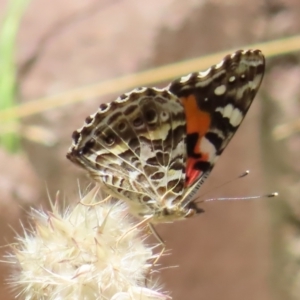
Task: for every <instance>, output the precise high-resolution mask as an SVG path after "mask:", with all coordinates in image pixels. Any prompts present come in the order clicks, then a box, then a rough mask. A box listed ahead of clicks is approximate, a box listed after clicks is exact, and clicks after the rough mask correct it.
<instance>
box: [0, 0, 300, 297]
mask: <svg viewBox="0 0 300 300" xmlns="http://www.w3.org/2000/svg"><path fill="white" fill-rule="evenodd" d="M6 6H7V1H4V0H0V11H1V12H4V11H5V8H6ZM299 20H300V2H299V1H297V0H289V1H288V0H282V1H276V0H274V1H259V0H252V1H238V0H230V1H220V0H219V1H218V0H206V1H205V0H198V1H197V0H185V1H182V0H163V1H159V0H155V1H139V0H106V1H105V0H85V1H82V0H73V1H66V0H32V1H31V2H30V4H29V6H28V8H27V9H26V12H25V15H24V17H23V20H22V23H21V28H20V31H19V33H18V37H17V49H16V59H17V65H18V70H19V72H18V101H19V102H26V101H30V100H33V99H38V98H41V97H45V96H50V95H55V94H59V93H62V92H65V91H68V90H72V89H75V88H78V87H81V86H86V85H89V84H92V83H97V82H100V81H103V80H105V79H110V78H114V77H118V76H121V75H126V74H130V73H134V72H137V71H141V70H146V69H148V68H152V67H155V66H161V65H165V64H168V63H172V62H178V61H181V60H184V59H188V58H194V57H199V56H201V55H205V54H209V53H213V52H218V51H222V50H226V49H240V48H242V47H245V46H247V45H248V44H251V43H257V42H261V41H266V40H271V39H278V38H282V37H286V36H289V35H294V34H297V33H299V29H300V22H299ZM216 63H218V61H216ZM267 65H268V68H269V69H268V73H267V75H266V78H265V80H264V82H263V86H262V87H261V91H260V92H259V94H258V96H257V97H256V100H255V101H254V104H253V106H252V107H251V109H250V111H249V113H248V115H247V117H246V119H245V122H244V123H243V124H242V126H241V128H240V130H239V131H238V133H237V134H236V136H235V137H234V139H233V140H232V142H231V143H230V145H229V146H228V148H227V150H226V151H225V152H224V154H223V156H222V158H221V159H220V160H219V162H218V164H217V166H216V167H215V169H214V171H213V173H212V174H211V176H210V177H209V179H208V180H207V182H206V184H205V185H204V186H203V188H202V189H201V191H200V194H202V193H204V192H205V191H208V190H212V192H210V193H209V194H208V195H206V196H205V197H220V196H222V197H223V196H224V197H226V196H251V195H258V194H264V193H268V192H273V191H281V193H282V189H281V187H280V184H283V185H284V187H285V188H288V187H290V186H292V190H283V194H284V195H285V196H286V198H288V199H289V200H288V201H290V203H286V201H283V200H282V198H278V199H261V200H258V201H244V202H243V201H240V202H212V203H208V204H205V205H203V208H204V209H205V210H206V213H205V214H203V215H201V216H199V217H196V218H194V219H191V220H187V221H184V222H176V223H174V224H169V225H160V226H158V227H157V230H158V231H159V233H160V234H161V236H162V237H163V238H164V239H165V240H166V243H167V248H168V249H172V255H169V256H167V257H165V258H164V259H163V260H162V261H161V264H162V267H167V266H175V265H176V266H178V267H177V268H170V269H165V270H163V271H162V277H161V280H160V282H161V283H162V284H163V285H164V286H165V289H166V290H168V291H171V295H172V297H173V299H210V300H217V299H223V300H238V299H243V300H252V299H256V300H269V299H274V298H275V297H276V296H278V295H279V293H280V292H282V291H281V290H283V292H282V293H285V291H284V288H281V287H280V288H279V289H278V286H280V285H281V284H282V283H281V282H280V278H279V279H278V278H277V277H276V276H277V275H278V273H280V272H282V269H280V266H286V264H285V260H282V261H281V262H280V263H279V267H278V266H277V267H278V268H279V269H276V268H277V267H276V264H277V262H278V260H277V256H276V253H277V252H278V251H280V245H279V244H280V242H281V240H280V239H279V241H277V242H278V243H277V242H276V235H274V232H275V233H278V231H279V234H280V232H281V230H282V227H281V223H280V221H278V220H279V219H280V218H279V219H278V218H276V212H278V210H277V208H278V207H280V209H279V211H285V212H286V211H288V213H287V215H289V217H290V215H293V216H294V212H295V216H296V217H295V220H297V217H298V216H299V215H298V211H299V208H298V207H297V203H299V202H297V201H299V186H300V184H299V174H300V164H299V158H300V156H299V154H298V153H299V150H300V146H299V143H300V142H299V133H298V136H297V133H294V132H293V133H292V134H290V136H289V137H287V138H286V139H284V140H280V141H276V140H275V139H274V137H273V136H272V130H273V129H274V128H275V126H277V125H279V124H281V123H284V122H287V121H291V120H293V119H297V118H299V86H300V84H299V83H300V67H299V53H298V54H291V55H289V56H282V57H280V58H276V59H272V60H267ZM0 71H1V70H0ZM163 85H165V83H161V86H163ZM117 96H118V95H117V94H116V95H111V96H109V97H103V98H101V99H85V101H82V102H80V103H76V104H73V105H68V106H63V107H60V108H57V109H52V110H49V111H46V112H44V113H40V114H38V115H34V116H32V117H27V118H24V119H22V120H21V122H22V126H24V127H26V126H33V125H34V126H38V128H42V129H44V130H45V132H46V133H47V135H46V133H45V138H44V140H43V141H42V142H34V141H32V140H30V139H29V138H28V137H26V136H23V138H22V144H21V147H22V151H21V152H20V153H17V154H8V153H7V152H6V151H5V150H3V149H0V188H1V189H0V195H1V196H0V223H1V226H0V230H1V234H0V236H1V244H2V245H5V244H7V243H11V242H13V238H14V232H13V230H12V229H11V228H10V227H13V228H14V229H15V230H17V231H19V232H21V227H20V224H19V219H21V220H22V222H25V223H26V211H27V210H28V208H29V207H30V206H31V205H43V206H45V207H47V206H48V196H47V190H48V191H49V194H50V196H51V197H52V198H54V196H55V193H56V191H57V190H60V191H61V192H62V194H63V195H65V197H66V199H67V200H68V201H70V202H71V201H72V199H73V198H75V199H77V195H78V183H77V179H78V178H80V186H81V187H82V188H83V189H84V188H85V187H86V185H87V183H88V180H87V179H86V177H85V174H84V172H82V171H80V170H79V169H77V168H76V167H75V166H73V165H72V164H71V163H70V162H69V161H67V159H66V158H65V154H66V152H67V150H68V147H69V145H70V143H71V133H72V132H73V130H75V129H77V128H78V127H80V126H81V125H82V123H83V120H84V118H85V117H86V116H87V115H89V114H91V113H93V112H94V111H95V110H96V109H97V107H98V105H99V104H100V103H101V102H105V101H110V100H112V99H114V98H115V97H117ZM0 101H1V99H0ZM47 144H48V145H47ZM247 169H250V170H251V173H250V175H249V176H248V177H247V178H244V179H239V180H237V181H234V182H233V183H232V184H230V185H228V186H226V187H222V188H220V189H215V186H218V185H221V184H222V183H224V181H226V180H228V179H229V178H233V177H235V176H237V175H239V174H240V173H242V172H243V171H245V170H247ZM73 196H76V197H73ZM297 197H298V198H297ZM287 207H288V208H287ZM274 211H275V213H274ZM274 214H275V217H274ZM274 220H275V221H274ZM291 223H292V222H291ZM274 226H275V227H274ZM276 226H277V227H276ZM295 228H296V229H295ZM297 228H298V225H297V226H293V225H289V226H285V227H284V228H283V231H284V235H285V236H286V234H287V232H288V234H289V235H288V236H289V237H291V238H293V237H294V236H297V235H298V234H299V232H298V229H297ZM274 240H275V242H274ZM278 249H279V250H278ZM6 250H7V249H3V252H2V253H4V252H5V251H6ZM299 251H300V250H299ZM274 253H275V255H274ZM292 266H293V268H294V269H295V273H293V274H295V276H292V277H291V278H289V279H288V280H287V282H285V283H283V284H282V285H283V286H284V287H287V286H288V284H292V286H294V285H297V282H295V281H297V280H296V279H295V278H296V274H297V267H296V266H297V265H296V264H293V265H292ZM289 267H291V265H289ZM276 270H277V271H276ZM276 273H277V274H276ZM0 274H1V277H2V279H1V280H0V282H1V283H2V284H1V286H0V288H1V292H0V299H13V298H14V297H13V296H12V295H9V293H8V290H7V288H6V287H5V284H4V283H3V282H4V280H5V278H7V276H8V273H7V266H6V265H1V273H0ZM290 275H291V274H290ZM298 280H299V283H300V278H298ZM279 283H280V284H279ZM288 289H289V288H288ZM285 295H287V294H285ZM297 295H300V294H297V293H295V296H294V298H293V299H300V296H299V298H298V296H297ZM279 298H280V297H279ZM281 299H283V298H282V297H281ZM284 299H287V298H284Z"/></svg>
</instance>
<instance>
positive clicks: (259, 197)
mask: <svg viewBox="0 0 300 300" xmlns="http://www.w3.org/2000/svg"><path fill="white" fill-rule="evenodd" d="M278 195H279V194H278V193H277V192H274V193H271V194H266V195H258V196H249V197H228V198H210V199H204V200H200V199H199V200H196V201H194V202H195V203H199V202H210V201H240V200H254V199H261V198H273V197H277V196H278Z"/></svg>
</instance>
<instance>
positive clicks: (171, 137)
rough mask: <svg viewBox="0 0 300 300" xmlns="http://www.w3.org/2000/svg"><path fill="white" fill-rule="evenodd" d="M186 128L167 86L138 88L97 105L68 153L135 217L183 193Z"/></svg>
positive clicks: (143, 214) (169, 201)
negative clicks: (96, 109) (128, 206)
mask: <svg viewBox="0 0 300 300" xmlns="http://www.w3.org/2000/svg"><path fill="white" fill-rule="evenodd" d="M185 138H186V127H185V115H184V108H183V106H182V103H181V102H180V100H179V99H178V98H177V97H176V96H174V95H173V94H171V93H170V92H169V91H168V90H166V89H156V88H139V89H135V90H133V91H132V92H130V93H126V94H124V95H121V96H120V97H119V98H118V99H117V100H115V101H113V102H111V103H108V104H101V106H100V108H99V109H98V111H97V112H96V113H95V114H94V115H92V116H89V117H88V118H87V119H86V121H85V124H84V125H83V127H82V128H81V129H79V130H77V131H75V132H74V133H73V144H72V146H71V148H70V149H69V152H68V154H67V157H68V158H69V159H70V160H71V161H72V162H74V163H76V164H77V165H79V166H81V167H83V168H84V169H86V170H88V171H89V173H90V175H91V177H93V178H94V179H95V180H96V181H98V182H100V183H102V185H103V186H104V187H105V188H106V189H107V190H108V191H109V192H110V193H111V194H113V195H115V196H116V197H118V198H120V199H122V200H125V201H126V202H127V203H128V204H129V205H130V206H131V212H133V213H135V214H136V215H140V216H145V215H147V214H149V215H153V214H154V213H155V211H156V210H158V209H160V208H161V207H164V206H168V205H171V203H172V201H175V200H176V199H177V198H181V197H182V193H183V192H184V184H185V166H186V144H185Z"/></svg>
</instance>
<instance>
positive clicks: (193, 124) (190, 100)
mask: <svg viewBox="0 0 300 300" xmlns="http://www.w3.org/2000/svg"><path fill="white" fill-rule="evenodd" d="M181 101H182V104H183V107H184V110H185V117H186V126H187V134H189V133H194V132H197V133H199V135H200V136H203V135H205V133H206V132H207V131H208V129H209V127H210V121H211V118H210V115H209V114H208V113H207V112H204V111H202V110H200V109H199V107H198V105H197V101H196V98H195V96H194V95H189V96H188V97H182V98H181Z"/></svg>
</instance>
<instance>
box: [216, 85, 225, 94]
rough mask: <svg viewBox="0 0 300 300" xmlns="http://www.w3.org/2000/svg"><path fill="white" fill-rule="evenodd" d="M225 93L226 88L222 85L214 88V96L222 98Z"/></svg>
mask: <svg viewBox="0 0 300 300" xmlns="http://www.w3.org/2000/svg"><path fill="white" fill-rule="evenodd" d="M225 92H226V86H225V85H224V84H222V85H220V86H218V87H216V88H215V95H217V96H222V95H224V94H225Z"/></svg>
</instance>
